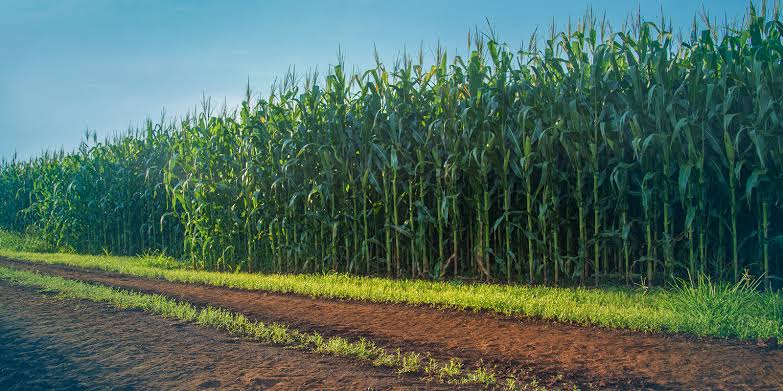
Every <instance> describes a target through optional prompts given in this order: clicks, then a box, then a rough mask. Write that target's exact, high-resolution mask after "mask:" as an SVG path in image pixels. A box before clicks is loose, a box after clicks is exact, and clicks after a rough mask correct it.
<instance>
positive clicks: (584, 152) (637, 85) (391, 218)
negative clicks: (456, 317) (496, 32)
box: [0, 6, 783, 284]
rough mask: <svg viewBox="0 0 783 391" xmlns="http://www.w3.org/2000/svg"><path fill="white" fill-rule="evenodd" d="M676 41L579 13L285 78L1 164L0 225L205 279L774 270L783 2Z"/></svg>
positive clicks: (530, 278)
mask: <svg viewBox="0 0 783 391" xmlns="http://www.w3.org/2000/svg"><path fill="white" fill-rule="evenodd" d="M704 25H705V27H696V26H695V27H694V28H693V31H692V33H691V34H690V36H689V37H686V38H684V39H683V40H682V41H680V40H678V39H675V37H674V36H673V34H672V32H671V27H670V26H666V25H665V24H657V23H652V22H644V21H642V20H638V21H636V22H634V23H629V24H628V25H627V26H626V27H624V28H623V29H621V30H619V31H611V30H610V29H609V27H608V26H607V25H606V23H604V22H602V21H599V20H597V19H596V18H594V17H593V16H592V15H591V14H587V15H586V16H585V17H584V18H583V19H582V20H581V21H580V23H578V24H577V25H575V26H569V27H568V28H567V29H566V31H563V32H556V31H554V29H553V30H552V32H551V34H550V35H549V36H548V37H546V39H544V40H542V41H541V42H539V45H541V46H540V47H539V46H537V45H536V42H537V41H538V40H536V39H532V40H531V44H530V45H529V47H528V48H527V49H526V50H520V51H517V52H515V51H512V50H510V49H509V48H508V47H507V46H506V45H504V44H502V43H501V42H500V41H499V40H498V39H497V38H496V37H494V36H486V35H481V34H474V35H473V36H472V37H471V43H470V52H469V54H468V56H466V57H464V58H463V57H459V56H456V57H452V58H451V60H449V57H448V55H447V54H446V53H445V51H443V50H441V49H438V50H437V51H436V53H435V55H434V58H433V61H432V64H431V65H429V64H427V63H425V61H424V59H423V56H422V55H421V54H419V56H418V58H416V59H414V58H411V57H409V56H403V57H402V58H401V59H400V60H399V61H398V62H397V63H395V64H394V66H393V67H391V68H387V66H386V65H384V64H383V63H381V62H380V61H377V64H376V66H375V67H373V68H371V69H368V70H367V71H365V72H363V73H357V74H349V73H346V71H345V65H344V64H343V63H342V61H340V63H339V64H338V65H336V66H334V67H332V68H331V69H330V71H329V72H328V73H327V74H326V75H324V77H319V75H317V74H308V75H306V76H305V77H304V79H303V80H302V79H301V78H299V77H298V76H297V75H295V74H293V73H291V74H288V75H287V76H286V77H285V78H283V79H282V81H281V82H280V83H278V84H277V85H276V86H275V87H274V88H273V89H272V91H271V93H270V94H269V95H268V96H266V97H265V98H263V99H255V100H254V99H251V98H252V96H251V94H250V92H249V91H248V94H247V99H246V100H245V102H243V104H242V105H241V107H239V108H238V109H237V110H236V111H235V112H228V111H227V110H223V111H222V112H220V113H213V112H212V108H211V107H210V105H209V102H208V101H206V102H204V106H203V109H202V111H201V112H200V113H198V114H194V115H192V116H189V117H187V118H185V119H184V120H182V121H181V122H180V123H179V124H178V125H177V126H169V125H166V124H165V123H162V124H159V125H153V124H152V123H149V124H147V126H146V128H144V129H142V131H137V132H131V133H129V134H127V135H125V136H122V137H118V138H116V139H114V140H111V141H106V142H102V143H97V142H95V141H94V140H93V141H92V142H90V141H89V140H88V141H85V143H83V144H82V147H81V148H79V149H78V150H77V151H75V152H73V153H63V152H58V153H45V154H44V155H42V156H40V157H38V158H35V159H32V160H29V161H23V162H22V161H17V160H15V159H14V160H12V161H9V162H4V163H3V165H2V169H1V171H0V192H2V193H1V197H0V225H1V226H2V227H5V228H7V229H11V230H16V231H23V230H26V229H33V230H34V232H37V233H38V234H40V235H41V236H42V237H43V238H44V239H46V240H47V241H49V242H51V243H53V244H55V245H57V246H60V247H66V248H71V249H73V250H76V251H82V252H101V251H109V252H112V253H118V254H133V253H139V252H143V251H149V250H159V251H165V252H167V253H170V254H173V255H177V256H181V257H183V258H186V259H188V260H189V261H190V262H192V263H193V266H194V267H199V268H207V269H215V270H243V271H277V272H324V271H329V270H335V271H340V272H348V273H360V274H386V275H389V276H397V277H415V278H418V277H426V278H436V279H441V278H446V277H466V278H476V279H485V280H506V281H512V282H513V281H525V282H529V283H555V284H557V283H563V282H582V283H583V282H586V281H590V280H594V281H596V282H600V281H601V280H602V279H605V278H616V279H622V280H624V281H626V282H630V281H631V280H635V279H639V278H643V279H645V280H646V281H647V282H649V283H653V282H661V281H664V280H667V279H672V278H673V277H676V276H687V275H688V274H692V275H695V274H699V273H706V274H709V275H713V276H715V277H717V278H723V279H726V280H738V279H740V276H741V275H742V274H743V273H744V270H746V269H747V270H749V272H750V273H752V274H756V275H762V274H763V275H766V276H767V283H768V284H769V283H770V282H771V279H770V278H769V277H772V276H773V275H775V274H780V272H781V269H780V257H779V256H778V255H776V254H778V253H779V251H775V250H777V249H779V242H780V239H781V238H782V237H783V231H781V229H780V228H779V227H777V226H775V224H774V221H777V219H780V218H781V217H783V214H781V208H780V201H781V200H780V197H779V194H781V186H780V184H781V183H783V182H782V181H781V179H783V178H781V174H783V137H781V136H783V134H782V133H781V129H782V128H781V118H783V111H782V110H781V98H782V96H783V65H782V64H781V61H782V60H783V44H782V43H781V32H783V24H781V20H780V15H779V12H778V9H777V7H775V8H774V9H771V10H768V9H767V8H766V7H763V10H761V11H760V12H757V11H756V10H755V9H754V8H753V7H752V6H751V7H750V10H749V14H748V17H747V18H746V21H745V22H744V24H743V25H741V26H735V28H718V27H716V26H714V25H713V24H712V23H711V22H710V21H709V20H707V21H706V23H704Z"/></svg>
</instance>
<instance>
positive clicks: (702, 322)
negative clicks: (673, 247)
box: [670, 275, 783, 338]
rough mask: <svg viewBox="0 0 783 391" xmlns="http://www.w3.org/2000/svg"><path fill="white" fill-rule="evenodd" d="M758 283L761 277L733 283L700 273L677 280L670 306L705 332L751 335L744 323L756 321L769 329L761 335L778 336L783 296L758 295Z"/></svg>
mask: <svg viewBox="0 0 783 391" xmlns="http://www.w3.org/2000/svg"><path fill="white" fill-rule="evenodd" d="M760 284H761V280H760V279H755V280H754V279H752V278H750V277H749V276H747V275H745V276H744V277H743V278H742V279H741V280H740V281H739V282H737V283H734V284H730V283H723V282H713V281H712V280H711V279H710V278H709V277H706V276H703V275H700V276H698V277H697V278H695V281H686V280H678V281H677V282H676V283H675V284H674V289H673V292H672V295H671V303H670V305H671V306H672V307H673V309H674V310H675V311H678V312H680V313H681V314H682V316H685V317H688V318H689V319H691V320H692V321H693V322H694V323H696V324H698V325H699V326H698V328H700V329H702V330H704V333H706V334H712V335H737V336H739V337H740V338H753V337H755V335H748V330H747V329H746V328H745V325H747V324H757V325H760V326H762V327H763V326H764V325H766V326H767V328H768V330H766V331H762V332H761V333H762V335H765V336H771V335H777V334H778V333H779V332H780V329H781V325H783V297H781V296H780V295H764V294H761V293H760V292H759V290H758V286H759V285H760Z"/></svg>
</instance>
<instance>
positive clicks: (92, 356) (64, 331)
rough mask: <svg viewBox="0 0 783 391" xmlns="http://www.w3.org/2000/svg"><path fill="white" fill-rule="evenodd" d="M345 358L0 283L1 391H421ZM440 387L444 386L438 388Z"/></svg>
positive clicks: (410, 380) (410, 381) (410, 382)
mask: <svg viewBox="0 0 783 391" xmlns="http://www.w3.org/2000/svg"><path fill="white" fill-rule="evenodd" d="M433 386H436V385H433V384H430V385H427V384H425V383H420V382H418V381H416V380H415V379H413V378H412V377H407V376H405V377H403V376H399V375H395V374H393V373H391V372H390V371H387V370H382V369H379V368H373V367H371V366H366V365H360V364H357V363H354V362H351V361H349V360H345V359H340V358H335V357H327V356H320V355H316V354H310V353H306V352H302V351H297V350H290V349H283V348H280V347H276V346H270V345H266V344H262V343H256V342H249V341H244V340H238V339H233V338H231V337H229V336H228V335H226V334H225V333H222V332H219V331H216V330H212V329H207V328H202V327H198V326H194V325H191V324H187V323H181V322H176V321H172V320H167V319H164V318H162V317H158V316H154V315H150V314H146V313H143V312H140V311H120V310H116V309H114V308H111V307H109V306H107V305H103V304H98V303H92V302H85V301H76V300H60V299H55V298H52V297H49V296H47V295H45V294H42V293H38V292H35V291H33V290H32V289H29V288H23V287H18V286H12V285H9V284H8V283H7V282H4V281H0V389H2V390H65V389H67V390H73V389H144V390H150V389H183V390H198V389H213V388H219V389H242V390H245V389H282V390H292V389H302V390H310V389H349V390H367V389H422V388H428V389H429V388H431V387H433ZM441 388H445V387H441Z"/></svg>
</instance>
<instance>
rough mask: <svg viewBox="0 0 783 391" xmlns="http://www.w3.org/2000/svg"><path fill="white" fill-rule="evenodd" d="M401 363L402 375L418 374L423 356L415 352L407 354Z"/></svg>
mask: <svg viewBox="0 0 783 391" xmlns="http://www.w3.org/2000/svg"><path fill="white" fill-rule="evenodd" d="M401 362H402V365H401V366H400V370H399V372H400V373H412V372H418V371H419V368H420V367H421V355H420V354H419V353H415V352H409V353H406V354H404V355H403V356H402V359H401Z"/></svg>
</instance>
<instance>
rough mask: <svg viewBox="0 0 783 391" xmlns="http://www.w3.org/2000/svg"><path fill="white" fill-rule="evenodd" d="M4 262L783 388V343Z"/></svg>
mask: <svg viewBox="0 0 783 391" xmlns="http://www.w3.org/2000/svg"><path fill="white" fill-rule="evenodd" d="M0 264H2V265H8V266H14V267H17V268H24V269H33V270H39V271H41V272H44V273H48V274H56V275H60V276H64V277H68V278H74V279H80V280H84V281H90V282H96V283H102V284H108V285H114V286H118V287H122V288H126V289H134V290H139V291H144V292H151V293H160V294H164V295H167V296H171V297H175V298H179V299H182V300H187V301H189V302H192V303H194V304H197V305H206V304H212V305H216V306H221V307H224V308H227V309H231V310H233V311H237V312H242V313H244V314H246V315H248V316H249V317H251V318H253V319H258V320H262V321H267V322H269V321H279V322H285V323H288V324H291V325H294V326H296V327H298V328H303V329H308V330H316V331H319V332H322V333H324V334H326V335H342V336H348V337H359V336H364V337H368V338H371V339H373V340H375V341H380V342H382V343H383V344H385V345H387V346H392V347H394V346H397V347H403V348H405V349H410V350H420V351H432V352H434V353H435V354H440V355H449V356H459V357H464V358H472V359H475V360H479V359H481V358H485V359H486V358H492V359H493V362H495V363H498V364H499V365H503V366H507V367H512V368H530V369H531V370H532V371H533V372H535V373H536V374H537V375H538V376H541V377H542V378H543V379H544V380H545V382H550V383H551V382H555V383H557V376H558V375H561V376H564V377H565V379H566V380H571V381H575V382H577V383H578V384H580V385H583V386H587V387H585V388H599V389H603V388H608V389H623V388H624V389H640V388H645V389H726V390H744V389H747V390H751V389H752V390H766V389H770V390H772V389H783V351H781V350H765V349H762V348H758V347H756V346H754V345H752V344H747V343H740V342H736V341H722V340H715V339H696V338H690V337H687V336H670V335H649V334H642V333H636V332H630V331H622V330H609V329H602V328H593V327H577V326H570V325H565V324H560V323H554V322H546V321H536V320H529V319H512V318H505V317H500V316H496V315H492V314H471V313H464V312H458V311H441V310H436V309H432V308H425V307H412V306H405V305H393V304H377V303H363V302H353V301H337V300H323V299H312V298H308V297H301V296H295V295H282V294H274V293H265V292H253V291H242V290H234V289H228V288H221V287H211V286H203V285H191V284H181V283H172V282H166V281H162V280H146V279H141V278H136V277H130V276H124V275H118V274H112V273H106V272H102V271H97V270H85V269H78V268H69V267H63V266H55V265H44V264H37V263H29V262H19V261H9V260H5V261H0Z"/></svg>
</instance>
